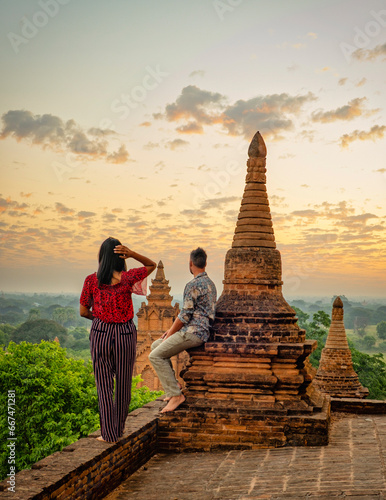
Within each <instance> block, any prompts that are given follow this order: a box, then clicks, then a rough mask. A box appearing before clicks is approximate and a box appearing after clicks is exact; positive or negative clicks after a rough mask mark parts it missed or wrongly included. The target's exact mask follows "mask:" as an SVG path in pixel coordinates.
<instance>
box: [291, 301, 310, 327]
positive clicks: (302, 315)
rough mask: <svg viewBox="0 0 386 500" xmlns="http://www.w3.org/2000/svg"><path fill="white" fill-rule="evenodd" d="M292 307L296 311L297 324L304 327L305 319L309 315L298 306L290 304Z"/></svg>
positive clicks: (305, 324) (306, 319)
mask: <svg viewBox="0 0 386 500" xmlns="http://www.w3.org/2000/svg"><path fill="white" fill-rule="evenodd" d="M292 309H293V310H294V311H295V312H296V316H297V317H298V325H299V326H300V328H306V326H307V321H308V318H309V317H310V315H309V314H307V313H305V312H303V311H302V310H301V309H299V308H298V307H295V306H292Z"/></svg>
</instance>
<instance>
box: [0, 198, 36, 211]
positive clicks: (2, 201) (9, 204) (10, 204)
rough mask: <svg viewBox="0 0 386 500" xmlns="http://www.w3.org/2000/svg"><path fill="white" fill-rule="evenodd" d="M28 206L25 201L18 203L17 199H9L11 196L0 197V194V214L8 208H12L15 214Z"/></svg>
mask: <svg viewBox="0 0 386 500" xmlns="http://www.w3.org/2000/svg"><path fill="white" fill-rule="evenodd" d="M28 207H29V205H27V203H18V202H17V201H14V200H11V198H2V197H1V196H0V214H2V213H3V212H5V211H6V210H9V209H12V211H13V213H14V214H16V213H17V212H24V210H25V209H26V208H28ZM8 213H10V212H8Z"/></svg>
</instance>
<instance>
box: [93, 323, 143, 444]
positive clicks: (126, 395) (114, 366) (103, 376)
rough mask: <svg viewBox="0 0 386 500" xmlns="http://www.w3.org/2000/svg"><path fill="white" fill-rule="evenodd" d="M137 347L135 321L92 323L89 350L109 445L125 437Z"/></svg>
mask: <svg viewBox="0 0 386 500" xmlns="http://www.w3.org/2000/svg"><path fill="white" fill-rule="evenodd" d="M136 347H137V330H136V328H135V325H134V323H133V321H132V320H130V321H128V322H127V323H104V322H103V321H101V320H100V319H98V318H94V319H93V321H92V326H91V331H90V349H91V358H92V363H93V367H94V375H95V383H96V387H97V392H98V402H99V419H100V426H101V435H102V438H103V439H105V440H106V441H117V440H118V438H119V437H121V436H122V434H123V430H124V427H125V421H126V417H127V414H128V412H129V404H130V399H131V378H132V375H133V368H134V363H135V353H136ZM114 377H115V398H114Z"/></svg>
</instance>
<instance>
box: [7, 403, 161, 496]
mask: <svg viewBox="0 0 386 500" xmlns="http://www.w3.org/2000/svg"><path fill="white" fill-rule="evenodd" d="M161 404H162V403H161V401H154V402H152V403H148V404H147V405H145V406H144V407H142V408H140V409H138V410H135V411H134V412H132V413H130V414H129V416H128V417H127V420H126V425H125V432H124V434H123V437H122V438H121V439H120V440H119V441H118V442H117V443H112V444H110V443H103V442H100V441H97V440H96V439H95V438H96V437H98V436H100V431H96V432H94V433H93V434H90V435H89V436H88V437H87V438H82V439H80V440H79V441H77V442H75V443H73V444H71V445H69V446H67V447H66V448H64V449H63V450H62V451H60V452H56V453H53V454H52V455H50V456H48V457H46V458H44V459H42V460H40V461H39V462H37V463H35V464H34V465H33V466H32V469H30V470H23V471H20V472H19V473H18V474H16V492H15V493H13V492H11V491H8V490H7V488H8V486H9V485H8V483H7V482H6V480H5V481H3V482H1V483H0V497H1V498H4V499H6V498H12V499H14V500H53V499H55V500H56V499H57V500H68V499H71V498H74V499H90V500H94V499H95V500H97V499H99V498H103V497H104V496H105V495H106V493H107V492H108V491H111V490H112V489H113V488H115V487H116V486H117V485H119V484H120V483H121V482H122V481H123V480H125V479H126V478H127V477H129V476H130V474H132V473H133V472H135V471H136V470H137V469H138V467H141V466H142V465H144V464H145V463H146V462H147V461H148V460H149V459H150V458H151V457H152V456H153V455H154V453H155V452H156V447H157V425H158V412H159V407H160V405H161Z"/></svg>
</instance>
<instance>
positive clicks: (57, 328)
mask: <svg viewBox="0 0 386 500" xmlns="http://www.w3.org/2000/svg"><path fill="white" fill-rule="evenodd" d="M55 337H58V339H59V342H60V343H61V344H64V343H65V342H66V340H67V330H66V329H65V328H64V326H61V325H59V324H58V323H56V321H52V320H51V319H37V320H35V321H26V322H25V323H23V324H21V325H20V326H19V327H18V328H16V330H15V331H14V332H13V333H12V340H13V341H14V342H16V343H20V342H22V341H23V340H25V341H26V342H31V343H39V342H40V341H41V340H54V339H55Z"/></svg>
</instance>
